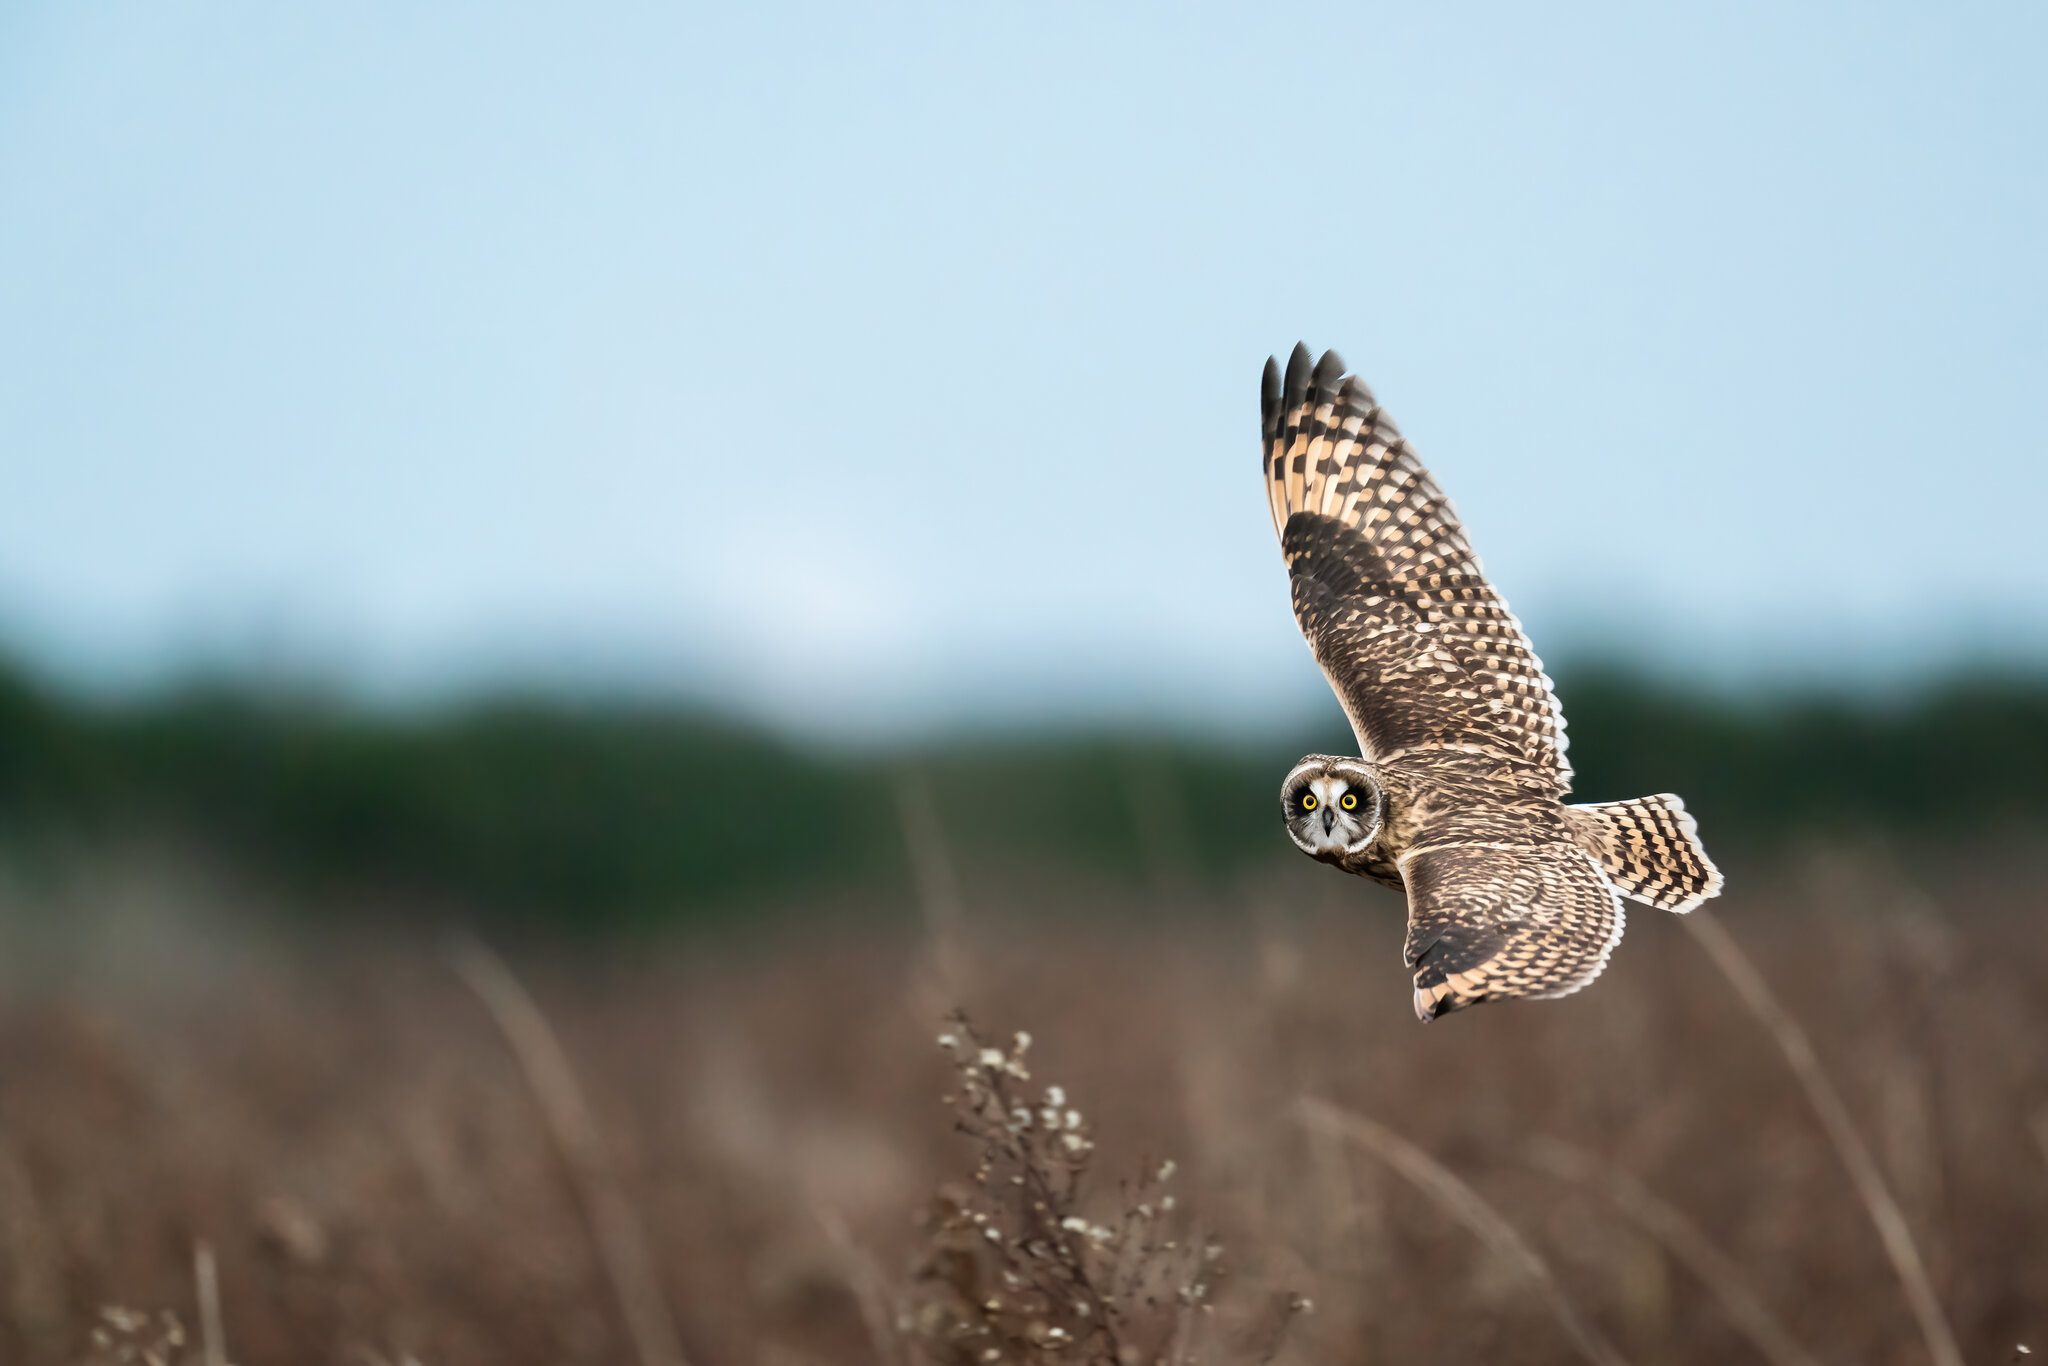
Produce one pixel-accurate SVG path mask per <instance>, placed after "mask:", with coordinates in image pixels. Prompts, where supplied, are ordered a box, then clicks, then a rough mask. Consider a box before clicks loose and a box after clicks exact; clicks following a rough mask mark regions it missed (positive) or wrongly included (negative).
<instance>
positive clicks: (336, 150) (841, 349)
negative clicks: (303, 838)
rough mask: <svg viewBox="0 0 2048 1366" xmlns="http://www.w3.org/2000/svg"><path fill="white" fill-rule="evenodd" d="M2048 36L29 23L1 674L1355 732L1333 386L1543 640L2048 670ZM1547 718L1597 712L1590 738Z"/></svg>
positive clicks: (356, 21)
mask: <svg viewBox="0 0 2048 1366" xmlns="http://www.w3.org/2000/svg"><path fill="white" fill-rule="evenodd" d="M2044 60H2048V7H2043V6H2041V5H2039V4H2013V5H2007V6H1983V7H1974V6H1952V5H1945V6H1931V5H1911V6H1909V5H1843V6H1839V7H1832V8H1819V7H1810V6H1799V5H1778V4H1772V5H1754V6H1740V5H1716V6H1698V7H1693V8H1691V9H1690V10H1686V9H1682V8H1680V7H1675V6H1645V5H1615V6H1599V7H1588V6H1577V5H1572V6H1505V5H1503V6H1479V5H1423V4H1413V3H1411V4H1404V5H1400V6H1393V7H1377V8H1376V7H1367V6H1357V7H1352V6H1342V5H1331V4H1321V5H1316V6H1313V7H1307V8H1295V9H1282V8H1277V7H1272V6H1259V7H1245V8H1243V9H1242V10H1240V9H1235V8H1225V7H1220V6H1215V5H1207V4H1160V5H1148V6H1128V5H1082V4H1078V3H1074V4H1049V5H1048V4H1034V5H1024V4H997V3H948V4H932V5H922V6H865V5H849V4H844V3H835V4H823V5H816V6H794V7H793V6H782V5H724V6H719V7H716V8H715V9H714V8H709V7H693V6H686V5H647V6H637V5H609V6H606V5H592V6H571V7H547V8H528V7H522V6H515V5H508V4H502V3H479V4H469V5H459V4H434V5H419V4H413V3H407V4H380V3H368V2H366V0H349V2H348V3H344V4H320V3H309V2H308V0H294V3H292V4H288V5H279V4H274V3H269V4H255V3H251V4H245V5H234V6H227V5H169V4H161V3H116V2H114V0H95V3H91V4H11V5H6V6H4V7H0V636H4V637H5V638H6V639H9V640H12V641H14V642H16V643H17V645H18V646H19V647H22V648H26V649H28V650H29V651H31V653H33V654H34V655H36V656H37V657H39V658H42V659H45V660H48V661H51V662H54V663H55V664H57V665H59V666H61V667H65V668H69V669H74V670H77V671H80V672H83V673H86V674H90V675H93V676H96V677H99V678H103V679H113V680H122V679H133V678H136V677H143V676H148V675H150V674H152V673H155V672H159V671H161V670H163V669H165V668H167V667H179V666H181V665H183V664H185V663H189V662H190V661H191V660H192V659H194V658H207V657H212V658H222V657H227V658H234V659H239V660H243V661H250V662H253V663H254V664H255V665H256V666H258V667H270V668H284V669H287V670H305V669H312V670H328V669H331V670H334V671H336V672H338V673H339V674H341V675H343V676H345V677H347V678H348V679H350V680H352V681H354V682H356V683H358V684H361V685H362V686H364V687H366V688H370V689H374V690H378V691H383V692H391V691H395V692H398V693H401V694H403V693H407V692H410V691H414V690H422V689H425V690H436V689H440V688H445V687H447V686H449V685H451V684H462V683H465V682H468V681H474V680H476V679H478V678H480V677H487V676H490V675H493V674H497V673H505V672H510V673H514V674H521V675H525V676H529V677H533V676H537V677H543V678H553V679H572V680H608V679H610V680H616V679H624V680H626V681H628V682H631V683H633V684H635V685H638V686H653V687H658V688H659V687H671V686H673V687H677V688H689V689H698V690H709V691H712V692H714V693H716V694H719V695H721V696H726V697H733V698H737V699H739V700H740V701H741V702H742V703H743V704H744V705H746V706H748V707H751V708H754V709H757V710H760V711H763V712H765V713H768V714H770V715H775V716H779V717H788V716H793V715H808V716H810V717H812V718H813V719H814V720H816V721H819V722H822V723H824V724H828V725H838V724H841V723H845V724H855V725H858V724H867V723H871V722H874V721H877V720H885V719H886V720H894V721H898V722H901V721H903V720H906V719H908V720H912V721H915V720H918V719H922V718H926V717H930V716H932V715H937V714H942V713H947V712H958V711H962V710H970V711H971V710H975V709H980V708H989V709H993V710H996V711H1005V712H1007V711H1016V710H1020V709H1021V710H1038V709H1047V708H1050V709H1058V708H1061V707H1069V706H1080V707H1094V708H1109V709H1130V708H1134V707H1135V708H1147V709H1149V708H1154V707H1157V708H1159V709H1162V710H1163V711H1166V712H1173V713H1183V714H1190V715H1199V714H1209V713H1222V712H1228V711H1230V710H1232V709H1237V708H1243V707H1246V706H1251V705H1265V704H1272V705H1274V706H1276V707H1281V706H1284V707H1287V708H1289V709H1292V708H1295V707H1309V706H1319V705H1327V704H1326V703H1322V702H1320V701H1319V700H1317V695H1316V690H1317V689H1319V687H1320V683H1319V681H1318V680H1317V678H1316V676H1315V674H1314V672H1313V669H1312V666H1311V665H1310V663H1309V661H1308V659H1307V655H1306V652H1305V651H1304V650H1303V649H1302V647H1301V645H1300V643H1299V640H1298V638H1297V637H1296V636H1295V635H1294V633H1293V627H1292V623H1291V621H1290V619H1289V617H1288V614H1287V609H1286V593H1285V586H1284V574H1283V571H1282V570H1281V568H1280V565H1279V561H1278V557H1277V554H1276V553H1275V550H1274V547H1273V545H1272V544H1271V531H1270V529H1269V528H1268V526H1267V524H1266V521H1265V507H1264V502H1263V499H1262V497H1261V494H1260V492H1259V489H1258V484H1257V474H1256V470H1257V458H1256V440H1255V437H1256V431H1257V406H1256V383H1257V371H1258V368H1259V365H1260V363H1261V362H1262V361H1263V360H1264V358H1265V356H1266V355H1267V354H1268V353H1269V352H1274V351H1284V350H1285V349H1286V348H1287V347H1288V346H1290V345H1291V344H1292V343H1293V342H1294V340H1295V339H1296V338H1297V337H1305V338H1307V339H1308V340H1309V341H1310V342H1311V344H1313V345H1317V346H1325V345H1335V346H1337V347H1339V348H1340V349H1341V350H1343V352H1344V353H1345V355H1346V357H1347V358H1348V359H1349V360H1350V361H1351V363H1352V364H1353V366H1354V367H1355V368H1357V369H1358V370H1359V371H1360V372H1361V373H1363V374H1364V375H1365V376H1366V377H1367V378H1368V379H1369V380H1370V381H1371V382H1372V383H1373V385H1374V387H1375V388H1376V389H1377V390H1378V391H1379V393H1380V395H1381V397H1382V398H1383V399H1384V400H1385V401H1386V402H1387V404H1388V405H1389V407H1390V408H1391V410H1392V411H1393V412H1394V413H1395V415H1396V416H1397V417H1398V418H1399V420H1400V421H1401V423H1402V425H1403V427H1404V428H1405V429H1406V430H1407V432H1408V433H1409V435H1410V437H1411V438H1413V439H1414V440H1415V441H1416V443H1417V445H1418V447H1419V448H1420V449H1421V451H1422V452H1423V454H1424V456H1425V458H1427V459H1428V460H1429V461H1430V462H1431V463H1432V465H1433V466H1434V467H1435V468H1436V470H1437V473H1438V475H1439V476H1440V478H1441V480H1442V482H1443V483H1444V484H1445V485H1446V486H1447V487H1448V488H1449V490H1450V492H1451V495H1452V497H1453V498H1454V499H1456V500H1457V502H1458V504H1459V506H1460V508H1461V509H1462V510H1463V512H1464V513H1465V516H1466V520H1467V521H1468V523H1469V524H1470V525H1471V527H1472V529H1473V532H1474V535H1475V539H1476V541H1477V543H1478V545H1479V547H1480V550H1481V552H1482V553H1483V554H1484V556H1485V557H1486V560H1487V564H1488V567H1489V569H1490V570H1491V571H1492V573H1493V575H1494V577H1495V578H1496V580H1497V581H1498V582H1499V583H1500V584H1501V585H1502V586H1503V588H1504V590H1505V591H1506V592H1507V594H1508V596H1509V597H1510V599H1511V600H1512V601H1513V602H1514V603H1515V605H1516V607H1517V608H1518V609H1519V610H1520V612H1521V614H1522V616H1523V617H1524V619H1525V620H1526V621H1527V622H1528V623H1529V625H1530V627H1531V629H1532V630H1533V631H1534V632H1535V634H1536V637H1537V644H1538V646H1539V648H1541V649H1543V650H1544V652H1545V653H1546V654H1548V655H1550V656H1552V657H1553V659H1556V658H1560V657H1567V658H1568V657H1569V656H1570V655H1571V654H1572V653H1573V652H1574V649H1575V648H1581V647H1585V646H1588V645H1596V646H1600V647H1602V648H1605V649H1606V650H1607V651H1608V652H1609V653H1619V654H1624V655H1628V656H1636V657H1640V658H1642V659H1644V660H1646V661H1650V662H1653V663H1654V664H1655V665H1656V666H1657V667H1659V668H1662V669H1666V670H1670V671H1674V672H1690V671H1695V670H1700V671H1706V672H1709V673H1711V674H1713V675H1714V676H1716V677H1721V678H1726V677H1729V676H1746V675H1753V674H1757V673H1763V674H1779V673H1789V674H1805V675H1811V674H1815V673H1821V674H1827V673H1841V674H1845V675H1851V676H1861V675H1865V674H1880V675H1895V674H1896V673H1898V672H1900V671H1902V670H1908V671H1909V670H1911V669H1913V668H1915V667H1920V666H1923V665H1925V664H1926V663H1928V662H1929V661H1930V660H1938V659H1941V658H1946V657H1948V656H1950V655H1952V654H1953V653H1955V652H1959V651H1966V650H1970V649H1975V648H1979V647H1988V648H1991V649H1993V650H1994V651H1995V652H1997V653H2001V654H2004V655H2008V656H2012V657H2017V658H2022V659H2029V660H2039V659H2042V658H2044V657H2048V548H2044V546H2043V544H2042V542H2043V540H2044V536H2043V533H2042V531H2041V529H2040V526H2041V519H2042V515H2043V503H2044V500H2048V476H2044V474H2043V454H2044V453H2043V450H2042V445H2043V440H2042V435H2041V433H2042V431H2043V430H2044V426H2043V422H2042V419H2041V416H2040V412H2039V409H2040V407H2041V405H2042V404H2043V402H2044V398H2048V383H2044V381H2048V250H2044V243H2048V173H2044V170H2043V167H2044V166H2048V94H2044V88H2048V83H2044V82H2043V81H2042V79H2041V77H2040V71H2041V68H2042V65H2043V62H2044ZM1567 700H1569V699H1567Z"/></svg>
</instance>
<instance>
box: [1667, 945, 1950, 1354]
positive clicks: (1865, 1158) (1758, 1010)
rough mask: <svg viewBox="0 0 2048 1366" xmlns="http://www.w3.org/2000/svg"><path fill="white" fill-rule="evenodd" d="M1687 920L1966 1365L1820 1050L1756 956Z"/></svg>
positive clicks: (1916, 1309) (1919, 1316) (1926, 1328)
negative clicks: (1758, 1025) (1794, 1082)
mask: <svg viewBox="0 0 2048 1366" xmlns="http://www.w3.org/2000/svg"><path fill="white" fill-rule="evenodd" d="M1683 923H1684V925H1685V927H1686V928H1687V929H1688V930H1690V931H1691V932H1692V936H1693V938H1694V939H1696V940H1698V941H1699V944H1700V947H1701V948H1703V949H1705V950H1706V952H1707V957H1709V958H1711V959H1712V960H1713V962H1714V966H1715V967H1717V968H1719V969H1720V970H1721V975H1722V976H1724V977H1726V978H1727V979H1728V983H1729V985H1730V986H1732V987H1734V988H1735V994H1736V995H1737V996H1739V997H1741V998H1742V1002H1743V1004H1744V1005H1746V1006H1748V1007H1749V1009H1750V1013H1751V1014H1753V1015H1755V1016H1756V1017H1757V1019H1758V1020H1759V1021H1761V1022H1762V1023H1763V1026H1764V1028H1765V1029H1766V1030H1767V1031H1768V1032H1769V1033H1770V1036H1771V1037H1772V1038H1773V1039H1774V1040H1776V1041H1777V1045H1778V1051H1779V1052H1781V1053H1783V1054H1784V1055H1785V1062H1786V1063H1787V1064H1788V1065H1789V1066H1790V1067H1791V1069H1792V1075H1793V1076H1794V1077H1796V1078H1798V1081H1799V1085H1800V1087H1801V1089H1803V1090H1804V1091H1805V1092H1806V1099H1807V1102H1808V1103H1809V1104H1810V1105H1812V1107H1813V1111H1814V1113H1815V1114H1816V1115H1818V1116H1819V1117H1820V1123H1821V1128H1822V1129H1823V1130H1825V1131H1826V1133H1827V1136H1828V1141H1829V1142H1830V1143H1832V1144H1833V1145H1834V1149H1835V1155H1836V1156H1837V1157H1838V1158H1840V1159H1841V1163H1842V1167H1843V1169H1844V1170H1846V1171H1847V1172H1848V1174H1849V1180H1850V1182H1851V1183H1852V1184H1853V1185H1854V1186H1855V1187H1856V1194H1857V1196H1858V1198H1860V1199H1861V1200H1862V1202H1863V1208H1864V1210H1865V1211H1866V1212H1868V1214H1869V1215H1870V1222H1871V1223H1872V1224H1873V1225H1875V1226H1876V1228H1877V1236H1878V1241H1879V1242H1880V1243H1881V1244H1882V1245H1883V1247H1884V1253H1885V1256H1886V1257H1887V1258H1888V1259H1889V1260H1890V1261H1891V1264H1892V1270H1893V1271H1894V1272H1896V1273H1897V1275H1898V1278H1899V1284H1900V1285H1901V1286H1903V1287H1904V1288H1905V1292H1906V1304H1907V1307H1908V1308H1909V1309H1911V1311H1912V1314H1913V1318H1914V1321H1915V1322H1916V1323H1917V1324H1918V1325H1919V1327H1920V1336H1921V1337H1922V1338H1924V1339H1925V1340H1926V1342H1927V1354H1928V1356H1929V1357H1931V1358H1932V1359H1933V1360H1934V1362H1935V1366H1963V1354H1962V1349H1961V1348H1960V1347H1958V1346H1957V1345H1956V1337H1955V1330H1954V1329H1952V1328H1951V1327H1949V1322H1948V1317H1947V1316H1946V1315H1945V1314H1944V1313H1943V1312H1942V1308H1941V1301H1940V1300H1939V1299H1937V1298H1936V1297H1935V1294H1934V1283H1933V1281H1932V1280H1931V1279H1930V1278H1929V1277H1928V1274H1927V1264H1926V1262H1925V1261H1924V1260H1923V1259H1922V1258H1921V1256H1920V1247H1919V1244H1917V1243H1916V1242H1914V1241H1913V1230H1912V1227H1911V1226H1910V1225H1909V1224H1908V1223H1907V1222H1906V1216H1905V1212H1904V1211H1903V1210H1901V1209H1900V1208H1899V1202H1898V1201H1897V1200H1896V1199H1895V1198H1894V1197H1893V1196H1892V1192H1891V1188H1890V1187H1889V1186H1888V1185H1886V1184H1885V1179H1884V1174H1883V1173H1882V1172H1881V1171H1880V1170H1879V1169H1878V1165H1877V1159H1876V1158H1874V1157H1872V1156H1871V1153H1870V1146H1869V1145H1868V1144H1867V1143H1865V1142H1864V1141H1863V1135H1862V1134H1861V1133H1860V1132H1859V1131H1858V1130H1857V1128H1856V1122H1855V1121H1854V1120H1853V1119H1852V1118H1851V1117H1850V1115H1849V1107H1848V1105H1847V1104H1845V1103H1844V1102H1843V1100H1842V1095H1841V1092H1839V1091H1837V1090H1836V1089H1835V1084H1834V1082H1833V1081H1832V1080H1831V1079H1830V1078H1829V1076H1828V1074H1827V1069H1826V1068H1824V1067H1822V1066H1821V1062H1820V1056H1819V1054H1817V1053H1815V1052H1814V1050H1813V1042H1812V1040H1810V1039H1809V1038H1808V1037H1807V1035H1806V1030H1805V1029H1804V1028H1802V1027H1801V1026H1800V1024H1799V1021H1798V1020H1797V1019H1795V1018H1793V1015H1792V1013H1791V1012H1790V1011H1788V1010H1787V1009H1785V1007H1784V1005H1783V1004H1782V1003H1781V1002H1780V1001H1779V1000H1778V998H1777V996H1776V995H1774V994H1773V993H1772V991H1771V988H1770V984H1769V983H1767V982H1765V981H1764V978H1763V974H1762V973H1760V972H1758V971H1757V970H1756V965H1755V964H1754V963H1752V962H1750V961H1749V955H1747V954H1745V953H1744V952H1743V951H1742V949H1741V947H1740V946H1739V945H1737V944H1736V942H1735V940H1734V938H1733V937H1732V936H1731V935H1729V933H1728V931H1727V929H1726V928H1725V927H1724V926H1723V925H1722V924H1721V922H1720V921H1719V920H1717V919H1715V918H1714V917H1713V916H1712V915H1711V914H1709V913H1707V912H1706V911H1704V910H1701V911H1694V912H1693V913H1692V914H1691V915H1689V916H1686V917H1684V920H1683Z"/></svg>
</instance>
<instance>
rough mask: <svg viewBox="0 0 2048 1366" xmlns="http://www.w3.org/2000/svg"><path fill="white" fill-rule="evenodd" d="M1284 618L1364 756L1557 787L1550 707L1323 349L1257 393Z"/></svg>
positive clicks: (1516, 642)
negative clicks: (1520, 775) (1435, 762)
mask: <svg viewBox="0 0 2048 1366" xmlns="http://www.w3.org/2000/svg"><path fill="white" fill-rule="evenodd" d="M1260 400H1261V401H1260V410H1261V417H1262V423H1263V428H1264V436H1265V448H1266V449H1265V467H1266V489H1267V494H1268V496H1269V498H1270V499H1271V503H1272V510H1273V526H1274V528H1275V530H1277V531H1278V532H1279V533H1280V548H1281V551H1282V553H1283V554H1284V555H1285V556H1286V558H1287V566H1288V571H1289V574H1290V576H1291V578H1292V582H1293V596H1294V615H1295V619H1296V620H1297V621H1298V622H1300V624H1301V630H1302V634H1303V635H1305V636H1307V637H1308V642H1309V646H1310V648H1311V649H1313V650H1314V651H1315V656H1316V661H1317V663H1319V664H1320V665H1321V666H1322V669H1323V675H1324V677H1326V678H1327V679H1328V680H1329V682H1330V687H1331V689H1332V690H1333V691H1334V692H1335V693H1336V694H1337V698H1338V700H1339V701H1340V702H1342V703H1343V705H1344V711H1345V713H1346V715H1348V716H1349V717H1350V719H1351V728H1352V730H1353V731H1355V732H1356V733H1357V735H1358V743H1359V746H1360V749H1361V751H1362V752H1363V753H1364V754H1365V755H1366V757H1368V758H1371V759H1374V760H1378V761H1385V760H1387V759H1390V758H1393V757H1395V756H1397V755H1399V754H1402V753H1406V752H1410V751H1429V750H1436V751H1446V750H1448V751H1454V752H1462V753H1467V754H1477V755H1482V756H1491V757H1495V758H1502V759H1508V760H1512V761H1514V762H1516V763H1518V764H1521V765H1526V766H1527V767H1528V771H1529V772H1531V773H1532V774H1533V775H1535V776H1536V777H1537V778H1538V779H1539V781H1540V780H1542V779H1543V778H1545V777H1554V780H1555V783H1556V787H1557V791H1558V792H1559V793H1560V794H1561V793H1563V792H1564V791H1565V790H1566V789H1567V788H1569V786H1570V783H1571V766H1570V765H1569V764H1568V763H1567V762H1566V760H1565V757H1564V753H1565V734H1564V713H1563V711H1562V710H1561V709H1560V708H1559V706H1558V703H1557V695H1556V693H1555V692H1554V691H1553V690H1552V686H1551V682H1550V678H1549V676H1548V675H1547V674H1545V673H1544V672H1543V662H1542V661H1541V660H1539V659H1538V658H1537V657H1536V652H1535V650H1533V649H1532V648H1531V647H1530V645H1529V638H1528V636H1527V635H1525V634H1524V633H1523V631H1522V626H1521V623H1520V622H1518V621H1516V620H1515V617H1514V614H1513V613H1511V612H1510V611H1508V606H1507V604H1506V603H1505V602H1503V601H1502V600H1501V597H1500V595H1499V594H1498V593H1496V592H1494V590H1493V586H1492V585H1491V584H1489V583H1488V582H1487V581H1486V576H1485V575H1484V574H1483V573H1482V572H1481V571H1480V568H1479V560H1478V558H1477V557H1476V556H1475V555H1474V554H1473V553H1472V547H1471V545H1470V543H1469V542H1468V541H1467V540H1466V538H1465V529H1464V527H1463V526H1462V525H1461V524H1460V523H1459V521H1458V516H1457V513H1455V512H1454V511H1452V509H1451V505H1450V502H1449V500H1448V499H1446V498H1445V497H1444V493H1443V490H1442V489H1440V488H1439V487H1437V483H1436V480H1434V479H1432V478H1431V477H1430V474H1429V471H1428V470H1426V469H1424V468H1423V466H1422V462H1421V461H1419V460H1417V459H1416V458H1415V453H1414V451H1412V450H1411V449H1410V448H1409V446H1408V442H1407V441H1406V440H1405V439H1404V438H1403V437H1402V435H1401V433H1400V431H1399V430H1398V429H1397V428H1396V427H1395V426H1394V423H1393V419H1391V418H1389V417H1388V416H1387V414H1386V412H1385V410H1383V409H1382V408H1381V407H1380V406H1379V404H1378V402H1377V401H1376V400H1375V399H1374V398H1373V396H1372V391H1371V390H1370V389H1368V388H1366V386H1365V383H1364V381H1362V380H1360V379H1359V378H1358V377H1357V376H1355V375H1347V374H1345V373H1344V362H1343V361H1342V360H1341V359H1339V358H1338V356H1337V353H1336V352H1334V351H1327V352H1325V353H1324V354H1323V358H1322V360H1321V361H1320V362H1316V363H1314V364H1311V362H1310V358H1309V353H1308V349H1307V348H1306V347H1304V346H1296V347H1295V348H1294V354H1293V355H1292V356H1290V357H1289V358H1288V361H1287V372H1286V376H1285V378H1284V379H1283V378H1282V376H1281V372H1280V368H1279V366H1278V365H1276V364H1275V363H1274V362H1273V361H1270V360H1269V361H1267V362H1266V373H1265V380H1264V384H1263V386H1262V392H1261V395H1260Z"/></svg>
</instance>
